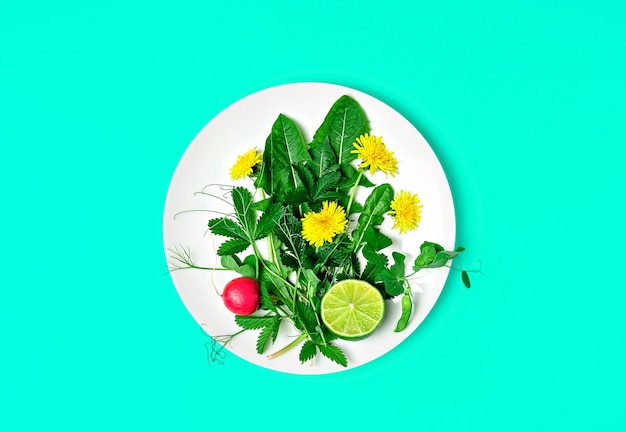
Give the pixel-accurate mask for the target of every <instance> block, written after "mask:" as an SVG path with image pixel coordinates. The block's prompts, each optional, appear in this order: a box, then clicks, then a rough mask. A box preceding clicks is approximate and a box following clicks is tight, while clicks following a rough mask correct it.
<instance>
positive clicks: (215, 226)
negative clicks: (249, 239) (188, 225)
mask: <svg viewBox="0 0 626 432" xmlns="http://www.w3.org/2000/svg"><path fill="white" fill-rule="evenodd" d="M209 230H211V232H212V233H213V234H216V235H221V236H224V237H232V238H240V239H243V238H246V233H245V231H244V230H243V229H242V228H241V226H240V225H239V224H238V223H237V222H235V221H234V220H232V219H230V218H227V217H221V218H216V219H211V220H209Z"/></svg>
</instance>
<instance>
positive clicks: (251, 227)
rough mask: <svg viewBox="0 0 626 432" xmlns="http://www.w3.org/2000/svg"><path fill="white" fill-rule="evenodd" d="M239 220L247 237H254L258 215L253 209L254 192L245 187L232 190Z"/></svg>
mask: <svg viewBox="0 0 626 432" xmlns="http://www.w3.org/2000/svg"><path fill="white" fill-rule="evenodd" d="M231 197H232V199H233V205H234V207H235V214H236V215H237V220H238V221H239V224H240V225H241V227H242V228H243V231H244V232H245V233H246V238H252V234H253V233H254V231H255V227H256V215H255V212H254V210H252V208H251V207H252V194H251V193H250V191H249V190H248V189H246V188H244V187H240V186H239V187H236V188H234V189H233V190H232V191H231Z"/></svg>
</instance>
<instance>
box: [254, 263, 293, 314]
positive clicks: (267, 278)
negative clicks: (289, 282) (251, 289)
mask: <svg viewBox="0 0 626 432" xmlns="http://www.w3.org/2000/svg"><path fill="white" fill-rule="evenodd" d="M266 266H267V267H269V270H268V269H266V268H265V266H263V267H261V268H260V275H259V284H260V285H261V290H263V289H266V290H267V292H268V293H269V294H274V295H276V296H277V297H278V299H279V300H280V302H282V303H285V304H286V303H288V299H290V298H291V295H290V294H289V292H288V290H287V288H286V286H285V284H284V283H283V281H282V280H281V279H280V278H278V277H276V276H274V274H272V272H273V273H275V274H279V273H280V271H279V270H278V268H276V265H275V264H274V263H272V262H266Z"/></svg>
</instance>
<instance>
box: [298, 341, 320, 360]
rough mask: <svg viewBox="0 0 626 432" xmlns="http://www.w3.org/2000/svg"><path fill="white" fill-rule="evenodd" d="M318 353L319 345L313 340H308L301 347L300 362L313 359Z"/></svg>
mask: <svg viewBox="0 0 626 432" xmlns="http://www.w3.org/2000/svg"><path fill="white" fill-rule="evenodd" d="M316 355H317V346H316V345H315V344H314V343H313V341H310V340H308V341H306V342H305V343H304V344H303V345H302V348H301V349H300V363H304V362H306V361H308V360H311V359H312V358H313V357H315V356H316Z"/></svg>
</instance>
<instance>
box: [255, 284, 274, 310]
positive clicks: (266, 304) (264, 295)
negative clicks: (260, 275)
mask: <svg viewBox="0 0 626 432" xmlns="http://www.w3.org/2000/svg"><path fill="white" fill-rule="evenodd" d="M259 285H260V287H261V306H260V308H261V309H268V310H271V311H273V312H276V305H275V304H274V301H273V300H272V296H271V295H270V292H269V290H268V285H267V284H266V283H262V282H259Z"/></svg>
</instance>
